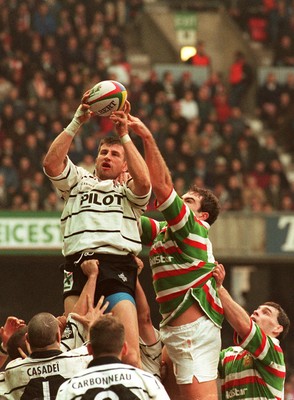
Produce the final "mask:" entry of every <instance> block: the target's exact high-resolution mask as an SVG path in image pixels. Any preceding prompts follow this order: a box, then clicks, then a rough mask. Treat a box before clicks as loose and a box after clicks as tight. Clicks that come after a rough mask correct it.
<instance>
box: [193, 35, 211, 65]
mask: <svg viewBox="0 0 294 400" xmlns="http://www.w3.org/2000/svg"><path fill="white" fill-rule="evenodd" d="M205 47H206V46H205V43H204V41H202V40H200V41H198V42H197V44H196V54H195V55H194V56H192V57H190V58H189V59H188V60H187V63H188V64H192V65H195V66H201V67H209V66H210V65H211V58H210V56H209V55H208V54H207V53H206V49H205Z"/></svg>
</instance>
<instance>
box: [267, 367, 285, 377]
mask: <svg viewBox="0 0 294 400" xmlns="http://www.w3.org/2000/svg"><path fill="white" fill-rule="evenodd" d="M265 369H266V370H267V371H268V372H270V373H271V374H273V375H275V376H277V377H279V378H282V379H283V378H285V377H286V371H280V370H279V369H276V368H272V367H270V366H269V365H267V366H266V367H265Z"/></svg>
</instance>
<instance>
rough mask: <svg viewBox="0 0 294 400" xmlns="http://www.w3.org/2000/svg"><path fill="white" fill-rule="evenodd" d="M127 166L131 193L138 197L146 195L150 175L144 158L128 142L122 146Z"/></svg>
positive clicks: (130, 142)
mask: <svg viewBox="0 0 294 400" xmlns="http://www.w3.org/2000/svg"><path fill="white" fill-rule="evenodd" d="M123 146H124V150H125V156H126V160H127V164H128V171H129V173H130V175H131V177H132V178H133V185H134V187H133V188H132V190H133V192H134V193H135V194H136V195H138V196H144V195H146V194H147V193H148V192H149V190H150V186H151V182H150V174H149V170H148V167H147V165H146V162H145V160H144V158H143V157H142V156H141V154H140V153H139V151H138V149H137V148H136V146H135V145H134V143H133V142H132V141H131V140H130V141H128V142H127V143H124V144H123Z"/></svg>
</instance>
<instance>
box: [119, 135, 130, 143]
mask: <svg viewBox="0 0 294 400" xmlns="http://www.w3.org/2000/svg"><path fill="white" fill-rule="evenodd" d="M131 140H132V139H131V138H130V136H129V134H128V133H127V134H126V135H124V136H121V138H120V141H121V143H122V144H125V143H128V142H131Z"/></svg>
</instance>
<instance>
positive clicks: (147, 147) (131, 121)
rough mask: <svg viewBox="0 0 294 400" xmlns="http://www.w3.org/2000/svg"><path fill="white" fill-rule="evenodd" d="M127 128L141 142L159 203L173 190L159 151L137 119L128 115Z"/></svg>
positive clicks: (147, 130) (149, 134) (145, 128)
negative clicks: (139, 138)
mask: <svg viewBox="0 0 294 400" xmlns="http://www.w3.org/2000/svg"><path fill="white" fill-rule="evenodd" d="M128 126H129V127H130V128H131V129H132V130H133V132H134V133H135V134H136V135H138V136H140V137H141V138H142V140H143V144H144V151H145V160H146V164H147V166H148V169H149V173H150V177H151V184H152V189H153V191H154V194H155V196H156V198H157V200H158V202H159V203H162V202H163V201H165V200H166V199H167V197H168V196H169V195H170V193H171V191H172V189H173V183H172V179H171V175H170V172H169V169H168V167H167V165H166V163H165V161H164V159H163V157H162V155H161V153H160V151H159V148H158V146H157V144H156V142H155V140H154V138H153V136H152V133H151V132H150V130H149V129H148V128H147V127H146V125H145V124H144V123H143V122H142V121H141V120H140V119H139V118H137V117H134V116H132V115H130V114H128Z"/></svg>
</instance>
